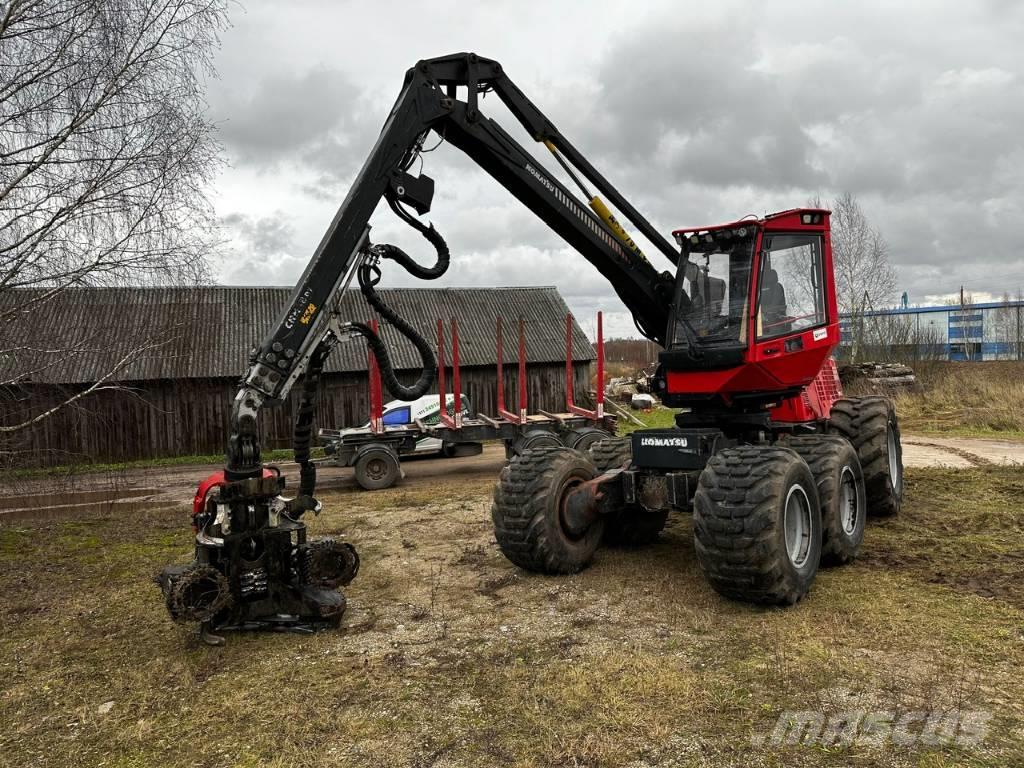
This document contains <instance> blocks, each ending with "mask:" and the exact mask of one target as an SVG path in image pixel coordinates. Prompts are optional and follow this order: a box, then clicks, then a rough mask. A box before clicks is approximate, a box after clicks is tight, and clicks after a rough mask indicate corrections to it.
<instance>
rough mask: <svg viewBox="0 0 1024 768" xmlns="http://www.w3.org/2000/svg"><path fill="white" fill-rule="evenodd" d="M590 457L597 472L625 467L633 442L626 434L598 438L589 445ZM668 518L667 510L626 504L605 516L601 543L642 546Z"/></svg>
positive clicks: (629, 459)
mask: <svg viewBox="0 0 1024 768" xmlns="http://www.w3.org/2000/svg"><path fill="white" fill-rule="evenodd" d="M590 458H591V460H592V461H593V462H594V466H595V467H597V471H598V472H607V471H608V470H609V469H616V468H618V467H624V466H625V467H628V466H629V464H630V462H632V460H633V446H632V444H631V442H630V440H629V438H628V437H626V438H623V437H611V438H606V439H604V440H598V441H597V442H595V443H594V444H593V445H591V446H590ZM666 522H668V510H667V509H666V510H658V511H652V510H649V509H644V508H643V507H642V506H640V505H639V504H627V505H626V506H624V507H623V508H622V509H619V510H616V511H614V512H611V513H609V514H608V515H607V516H606V517H605V524H604V543H605V544H608V545H610V546H613V547H642V546H644V545H645V544H650V543H652V542H653V541H655V540H656V539H657V538H658V534H660V533H661V531H662V529H664V527H665V523H666Z"/></svg>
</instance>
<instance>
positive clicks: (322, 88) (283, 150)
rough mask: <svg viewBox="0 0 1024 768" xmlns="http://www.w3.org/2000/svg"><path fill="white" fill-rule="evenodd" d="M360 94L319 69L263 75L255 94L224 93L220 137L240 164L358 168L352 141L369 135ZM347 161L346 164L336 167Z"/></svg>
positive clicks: (340, 77) (333, 71) (341, 77)
mask: <svg viewBox="0 0 1024 768" xmlns="http://www.w3.org/2000/svg"><path fill="white" fill-rule="evenodd" d="M361 109H362V94H361V92H360V89H359V88H357V87H356V86H355V85H354V84H353V83H352V82H351V81H350V80H349V78H348V77H346V76H345V74H344V73H343V72H341V71H339V70H337V69H334V68H328V67H324V66H318V67H315V68H312V69H309V70H307V71H304V72H300V73H294V74H281V73H274V74H269V75H265V76H264V77H262V78H261V79H260V80H259V81H258V82H257V83H256V86H255V88H254V89H253V90H252V92H251V93H248V94H240V93H225V94H224V95H223V96H222V102H221V103H220V104H219V105H218V111H222V112H223V113H224V114H226V115H227V116H228V117H227V119H226V120H225V121H224V122H223V123H221V125H220V135H221V138H222V139H223V141H224V143H225V145H226V146H227V147H228V149H229V151H230V152H231V153H232V155H233V157H234V159H235V160H236V162H239V163H241V164H245V165H255V166H262V167H266V166H272V165H274V164H275V163H277V162H279V161H281V160H283V159H293V160H297V161H299V162H303V163H305V164H307V165H309V166H310V167H319V166H321V165H328V164H330V163H332V162H333V165H332V166H331V167H333V168H336V169H338V172H339V173H340V172H344V168H345V167H346V166H347V165H349V164H351V162H354V161H353V159H352V156H353V154H354V153H353V152H352V149H353V147H352V146H351V142H352V138H353V136H354V135H355V136H358V135H361V134H363V133H365V121H364V120H363V119H362V115H361ZM339 159H344V160H345V161H346V162H338V161H339Z"/></svg>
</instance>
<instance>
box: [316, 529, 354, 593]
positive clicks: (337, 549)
mask: <svg viewBox="0 0 1024 768" xmlns="http://www.w3.org/2000/svg"><path fill="white" fill-rule="evenodd" d="M357 573H359V555H358V554H356V548H355V547H353V546H352V545H351V544H349V543H348V542H346V541H336V540H335V539H315V540H314V541H311V542H309V544H308V545H307V546H306V575H307V577H308V578H309V582H310V583H311V584H317V585H319V586H321V587H325V588H327V589H334V588H336V587H344V586H347V585H348V584H350V583H351V582H352V579H354V578H355V577H356V574H357Z"/></svg>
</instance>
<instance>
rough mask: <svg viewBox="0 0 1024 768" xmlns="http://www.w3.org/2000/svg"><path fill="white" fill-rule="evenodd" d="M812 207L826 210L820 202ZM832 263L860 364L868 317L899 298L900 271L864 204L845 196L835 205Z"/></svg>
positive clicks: (854, 355) (838, 296) (852, 353)
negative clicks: (872, 312)
mask: <svg viewBox="0 0 1024 768" xmlns="http://www.w3.org/2000/svg"><path fill="white" fill-rule="evenodd" d="M809 205H811V206H812V207H816V208H820V207H823V206H822V203H821V200H820V199H814V200H811V201H810V203H809ZM830 207H831V210H832V219H831V222H832V227H831V228H832V262H833V269H834V271H835V279H836V301H837V302H838V304H839V312H840V313H841V314H843V315H845V316H846V320H847V323H848V327H849V333H850V336H851V339H852V344H851V346H852V349H851V350H850V356H851V358H852V359H854V360H856V359H857V357H858V355H859V354H860V350H861V348H862V347H863V346H864V344H865V341H866V339H865V323H864V317H865V313H867V312H868V311H870V310H872V309H880V308H882V307H885V306H886V305H888V304H889V303H891V302H892V300H893V298H894V297H895V295H896V286H897V282H896V270H895V269H893V266H892V264H891V263H890V261H889V246H888V244H887V243H886V242H885V238H884V237H883V236H882V233H881V232H879V231H878V230H877V229H875V228H874V227H873V226H871V222H870V221H869V220H868V217H867V215H866V214H865V213H864V210H863V209H862V208H861V206H860V203H859V202H858V201H857V198H855V197H854V196H853V195H852V194H851V193H849V192H844V193H843V194H842V195H840V196H839V197H837V198H836V199H835V200H833V201H832V204H831V206H830Z"/></svg>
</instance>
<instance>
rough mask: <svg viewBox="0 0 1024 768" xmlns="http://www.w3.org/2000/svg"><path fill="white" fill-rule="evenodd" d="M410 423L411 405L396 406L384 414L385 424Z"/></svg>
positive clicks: (389, 425) (394, 425) (395, 425)
mask: <svg viewBox="0 0 1024 768" xmlns="http://www.w3.org/2000/svg"><path fill="white" fill-rule="evenodd" d="M408 423H409V406H405V407H404V408H395V409H394V410H391V411H388V412H387V413H385V414H384V426H386V427H397V426H402V425H403V424H408Z"/></svg>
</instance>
